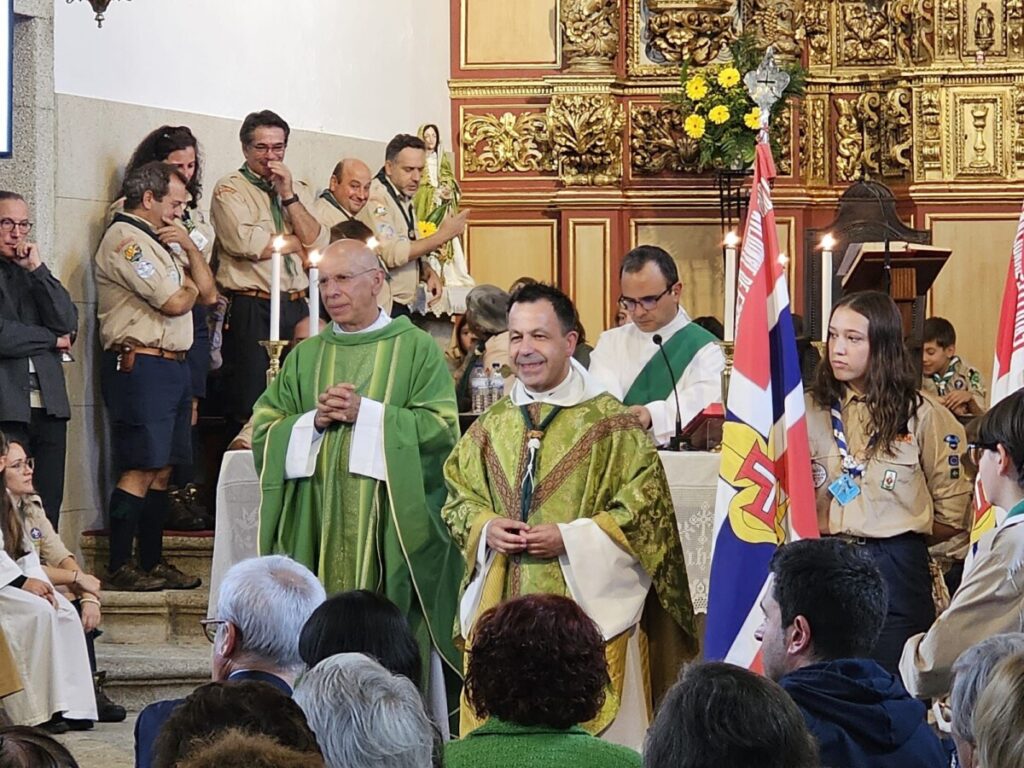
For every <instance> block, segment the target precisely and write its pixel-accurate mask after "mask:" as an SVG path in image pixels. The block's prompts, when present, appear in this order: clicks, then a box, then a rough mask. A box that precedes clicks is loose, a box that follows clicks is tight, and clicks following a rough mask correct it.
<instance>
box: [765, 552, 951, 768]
mask: <svg viewBox="0 0 1024 768" xmlns="http://www.w3.org/2000/svg"><path fill="white" fill-rule="evenodd" d="M770 570H771V574H772V575H771V578H770V580H769V583H768V588H767V590H766V592H765V595H764V598H763V599H762V601H761V608H762V610H763V611H764V616H765V618H764V622H763V623H762V624H761V626H760V627H759V628H758V630H757V632H756V633H755V635H756V637H757V639H758V640H760V641H761V643H762V646H761V656H762V659H763V663H764V673H765V674H766V675H767V676H768V677H770V678H772V679H773V680H776V681H778V683H779V684H780V685H781V686H782V687H783V688H784V689H785V690H786V691H787V692H788V693H789V695H790V696H792V697H793V700H794V701H795V702H796V705H797V706H798V707H799V708H800V711H801V712H802V713H803V716H804V719H805V720H806V722H807V727H808V728H809V729H810V731H811V733H812V734H813V735H814V736H815V738H816V739H817V740H818V745H819V748H820V751H821V762H822V765H827V766H830V768H863V767H864V766H870V767H871V768H876V767H877V768H890V767H891V768H926V766H937V765H944V764H946V763H948V762H949V761H948V758H947V757H946V755H945V750H944V749H943V747H942V745H941V743H940V742H939V740H938V737H937V736H936V735H935V734H934V733H933V732H932V730H931V729H930V728H929V727H928V724H927V722H926V720H925V714H926V708H925V705H924V704H922V703H921V702H919V701H916V700H915V699H913V698H911V696H910V694H908V693H907V691H906V689H905V688H904V687H903V683H902V682H900V679H899V677H897V676H895V675H893V674H891V673H889V672H887V671H886V670H884V669H883V668H882V667H881V666H880V665H879V664H878V663H877V662H875V661H873V660H871V659H869V658H867V656H868V654H869V653H870V652H871V650H872V648H873V647H874V645H875V641H876V640H877V639H878V635H879V634H880V633H881V631H882V625H883V623H884V622H885V617H886V612H887V607H888V594H887V591H886V586H885V582H884V581H883V579H882V574H881V573H880V572H879V570H878V567H877V566H876V565H875V563H874V560H873V559H872V557H871V555H870V554H869V553H868V552H867V551H865V550H864V549H862V548H861V547H860V546H858V545H857V544H853V543H848V542H846V541H843V540H841V539H839V538H824V539H805V540H803V541H797V542H794V543H792V544H786V545H785V546H782V547H780V548H779V549H778V550H776V552H775V554H774V556H773V557H772V560H771V565H770Z"/></svg>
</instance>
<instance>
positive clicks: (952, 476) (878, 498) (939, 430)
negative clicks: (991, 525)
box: [806, 389, 972, 539]
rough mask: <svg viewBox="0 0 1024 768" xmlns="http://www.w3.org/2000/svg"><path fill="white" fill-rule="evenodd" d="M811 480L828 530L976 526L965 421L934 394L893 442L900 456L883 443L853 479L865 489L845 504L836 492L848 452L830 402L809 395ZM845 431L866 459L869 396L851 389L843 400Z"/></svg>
mask: <svg viewBox="0 0 1024 768" xmlns="http://www.w3.org/2000/svg"><path fill="white" fill-rule="evenodd" d="M806 408H807V436H808V439H809V441H810V452H811V479H812V480H813V482H814V489H815V495H816V498H817V508H818V528H819V530H820V531H821V533H823V534H836V533H846V534H850V535H853V536H863V537H866V538H872V539H887V538H890V537H892V536H899V535H900V534H903V533H911V532H912V533H923V534H931V532H932V522H933V521H935V522H940V523H944V524H945V525H948V526H950V527H952V528H956V529H957V530H961V531H962V530H966V529H967V528H969V527H970V524H969V521H970V519H971V518H970V516H971V514H972V510H971V507H970V498H971V483H970V480H968V478H967V476H966V474H965V473H964V469H963V467H961V466H960V454H961V453H962V452H963V451H964V449H965V447H966V438H965V436H964V430H963V427H961V426H960V423H959V422H958V421H957V420H956V418H955V417H954V416H953V414H951V413H950V412H949V411H948V410H947V409H946V408H944V407H943V406H942V405H941V404H939V403H937V402H935V401H934V400H932V399H931V398H930V397H928V396H922V402H921V403H920V405H918V407H917V411H916V413H915V414H914V415H913V416H912V417H911V418H910V421H909V423H908V424H907V429H908V433H907V434H905V435H901V436H899V437H897V438H896V440H895V441H893V445H892V451H893V453H892V455H889V454H887V453H886V452H885V451H883V450H881V449H879V450H877V451H876V453H875V454H874V456H873V457H872V458H871V459H870V460H869V461H867V462H866V467H865V468H864V474H863V475H861V476H860V477H859V478H856V479H855V480H854V481H853V482H854V484H855V485H857V486H858V487H859V488H860V493H859V494H858V495H857V496H856V497H855V498H853V499H852V500H850V501H849V502H847V503H846V504H845V505H843V504H840V503H839V501H838V500H837V499H836V498H835V497H834V496H833V495H832V493H831V492H830V491H829V486H830V485H831V484H832V483H833V482H834V481H836V480H838V479H839V478H840V477H841V475H842V474H843V468H842V458H841V455H840V452H839V447H838V444H837V443H836V439H835V436H834V435H833V431H832V419H831V415H830V412H829V409H828V408H822V407H821V406H820V405H818V404H817V403H816V402H815V401H814V400H813V398H812V397H811V395H810V394H808V395H806ZM842 420H843V431H844V432H845V434H846V440H847V443H848V444H849V452H850V454H851V455H852V456H854V457H855V458H856V459H857V460H858V461H859V462H864V456H865V453H866V451H867V447H868V443H869V441H870V439H871V433H870V432H869V424H870V415H869V413H868V406H867V403H866V402H865V400H864V398H863V396H861V395H857V394H855V393H854V392H853V391H852V390H850V389H847V391H846V395H845V397H844V399H843V403H842Z"/></svg>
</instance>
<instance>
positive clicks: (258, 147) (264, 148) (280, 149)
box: [246, 141, 288, 155]
mask: <svg viewBox="0 0 1024 768" xmlns="http://www.w3.org/2000/svg"><path fill="white" fill-rule="evenodd" d="M246 146H247V147H248V148H249V149H251V150H252V151H253V152H255V153H256V154H257V155H269V154H270V153H271V152H273V153H274V154H284V153H285V152H286V151H287V150H288V142H287V141H286V142H284V143H283V144H252V143H248V144H246Z"/></svg>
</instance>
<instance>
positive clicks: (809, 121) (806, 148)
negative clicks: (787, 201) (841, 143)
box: [799, 96, 829, 186]
mask: <svg viewBox="0 0 1024 768" xmlns="http://www.w3.org/2000/svg"><path fill="white" fill-rule="evenodd" d="M828 134H829V125H828V97H821V96H807V97H805V98H804V101H803V104H802V105H801V107H800V142H799V146H800V170H801V172H802V175H803V178H804V181H805V182H806V183H807V184H810V185H816V186H818V185H822V184H827V183H828V166H827V164H826V159H827V158H828V149H827V145H826V138H827V136H828Z"/></svg>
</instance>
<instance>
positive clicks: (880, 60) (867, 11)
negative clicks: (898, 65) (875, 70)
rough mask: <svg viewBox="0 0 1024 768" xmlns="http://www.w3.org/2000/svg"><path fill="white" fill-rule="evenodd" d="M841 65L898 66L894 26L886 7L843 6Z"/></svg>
mask: <svg viewBox="0 0 1024 768" xmlns="http://www.w3.org/2000/svg"><path fill="white" fill-rule="evenodd" d="M839 7H840V8H841V12H842V33H841V36H840V48H839V63H840V64H845V65H878V64H893V63H895V60H896V59H895V53H894V51H895V41H894V39H893V38H894V32H895V28H894V24H893V22H892V20H891V19H890V18H889V14H888V8H889V6H888V5H887V4H878V3H875V2H871V3H868V2H853V3H843V4H842V5H840V6H839Z"/></svg>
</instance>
